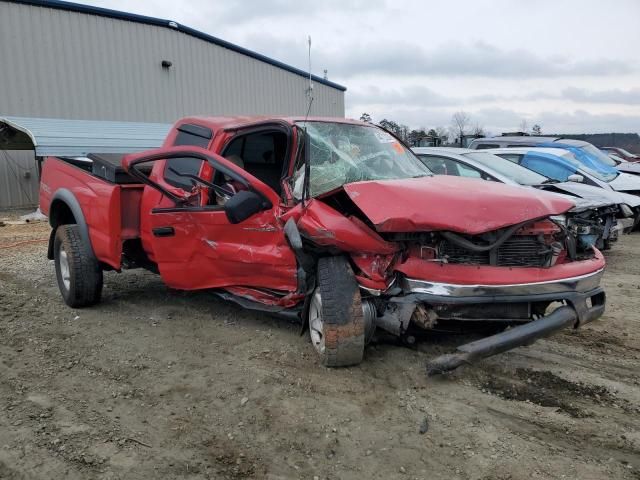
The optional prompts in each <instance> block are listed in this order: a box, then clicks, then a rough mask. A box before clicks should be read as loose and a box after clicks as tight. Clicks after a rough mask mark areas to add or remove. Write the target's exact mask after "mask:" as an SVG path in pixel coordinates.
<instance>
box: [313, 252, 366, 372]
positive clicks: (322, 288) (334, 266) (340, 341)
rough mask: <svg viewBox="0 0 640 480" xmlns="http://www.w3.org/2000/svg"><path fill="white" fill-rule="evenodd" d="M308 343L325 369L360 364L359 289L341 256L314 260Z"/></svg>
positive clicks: (362, 332) (362, 331) (361, 320)
mask: <svg viewBox="0 0 640 480" xmlns="http://www.w3.org/2000/svg"><path fill="white" fill-rule="evenodd" d="M309 331H310V334H311V342H312V343H313V346H314V348H315V349H316V351H317V352H318V354H319V355H320V358H321V360H322V363H323V365H326V366H327V367H346V366H349V365H357V364H359V363H360V362H362V357H363V354H364V345H365V326H364V317H363V312H362V301H361V299H360V289H359V287H358V283H357V282H356V279H355V277H354V275H353V271H352V270H351V267H350V266H349V263H348V262H347V260H346V259H345V258H344V257H326V258H321V259H320V260H319V261H318V286H317V287H316V289H315V290H314V291H313V294H312V297H311V301H310V303H309Z"/></svg>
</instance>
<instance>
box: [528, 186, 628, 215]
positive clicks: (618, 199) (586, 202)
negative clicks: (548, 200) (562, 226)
mask: <svg viewBox="0 0 640 480" xmlns="http://www.w3.org/2000/svg"><path fill="white" fill-rule="evenodd" d="M537 188H540V189H541V190H544V191H547V192H556V193H558V194H564V195H567V194H568V195H571V196H572V199H573V201H574V202H575V204H576V208H575V209H574V210H576V211H579V210H586V209H588V208H600V207H606V206H608V205H617V204H619V203H625V202H624V201H623V200H622V196H621V194H619V193H618V192H614V191H612V190H605V189H603V188H599V187H594V186H591V185H583V184H581V183H575V182H561V183H550V184H544V185H539V186H537Z"/></svg>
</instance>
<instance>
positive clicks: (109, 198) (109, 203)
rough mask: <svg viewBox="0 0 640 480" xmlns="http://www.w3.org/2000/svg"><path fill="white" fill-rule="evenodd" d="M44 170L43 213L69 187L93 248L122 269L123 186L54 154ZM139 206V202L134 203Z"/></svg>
mask: <svg viewBox="0 0 640 480" xmlns="http://www.w3.org/2000/svg"><path fill="white" fill-rule="evenodd" d="M45 162H46V168H43V171H42V180H41V186H40V191H41V192H43V193H44V195H43V196H42V197H41V201H40V202H41V205H42V207H43V212H44V213H45V214H46V215H48V214H49V208H50V202H51V198H52V196H53V194H54V193H55V192H56V191H57V190H59V189H61V188H64V189H67V190H69V191H70V192H71V193H73V195H74V196H75V197H76V200H78V203H79V204H80V206H81V208H82V213H83V214H84V218H85V221H86V222H87V226H88V227H89V239H90V241H91V246H92V248H93V251H94V253H95V255H96V257H97V258H98V260H100V261H101V262H104V263H106V264H108V265H110V266H112V267H113V268H115V269H119V268H120V254H121V252H122V240H121V235H120V233H121V232H120V228H121V225H120V186H119V185H115V184H113V183H109V182H107V181H105V180H102V179H100V178H97V177H94V176H91V175H89V174H88V173H87V172H86V171H84V170H82V169H81V168H78V167H75V166H73V165H71V164H69V163H66V162H64V161H62V160H58V159H56V158H55V157H48V158H47V159H46V160H45ZM135 208H137V205H135Z"/></svg>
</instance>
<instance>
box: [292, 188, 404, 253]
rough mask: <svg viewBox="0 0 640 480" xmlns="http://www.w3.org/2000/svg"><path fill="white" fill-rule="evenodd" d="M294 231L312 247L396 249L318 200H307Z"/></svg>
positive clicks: (351, 249) (366, 249) (357, 221)
mask: <svg viewBox="0 0 640 480" xmlns="http://www.w3.org/2000/svg"><path fill="white" fill-rule="evenodd" d="M298 228H299V229H300V231H301V232H303V233H304V234H305V235H306V236H307V237H308V238H310V239H311V240H313V241H314V242H315V243H316V244H318V245H321V246H325V247H330V246H332V247H336V248H339V249H340V250H342V251H344V252H372V253H380V254H390V253H394V252H395V251H396V250H397V246H396V245H395V244H393V243H389V242H386V241H385V240H383V239H382V238H381V237H380V236H379V235H378V234H377V233H376V232H374V231H373V230H371V229H370V228H369V227H367V226H366V225H365V224H364V223H363V222H362V221H360V220H358V219H357V218H355V217H351V218H347V217H345V216H344V215H343V214H342V213H340V212H338V211H336V210H334V209H333V208H331V207H330V206H328V205H327V204H325V203H323V202H322V201H320V200H311V201H310V202H309V203H308V204H307V206H306V208H305V209H304V210H303V212H302V215H301V217H300V219H299V220H298Z"/></svg>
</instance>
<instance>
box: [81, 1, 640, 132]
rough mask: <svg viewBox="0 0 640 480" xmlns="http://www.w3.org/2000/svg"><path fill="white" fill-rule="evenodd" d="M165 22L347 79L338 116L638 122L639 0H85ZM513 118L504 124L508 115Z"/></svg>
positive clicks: (566, 125) (629, 126) (549, 126)
mask: <svg viewBox="0 0 640 480" xmlns="http://www.w3.org/2000/svg"><path fill="white" fill-rule="evenodd" d="M85 1H87V2H88V3H91V4H94V5H98V6H103V7H107V8H115V9H121V10H125V11H134V12H135V13H140V14H144V15H150V16H157V17H161V18H168V19H172V20H176V21H178V22H179V23H182V24H185V25H188V26H191V27H193V28H196V29H199V30H202V31H205V32H207V33H209V34H211V35H214V36H218V37H220V38H223V39H225V40H228V41H230V42H234V43H237V44H239V45H242V46H244V47H246V48H249V49H253V50H256V51H258V52H260V53H263V54H265V55H268V56H271V57H274V58H277V59H278V60H280V61H283V62H285V63H289V64H291V65H294V66H296V67H298V68H302V69H306V68H307V50H306V48H307V45H306V39H307V36H308V35H311V37H312V39H313V49H312V50H313V51H312V64H313V71H314V73H316V74H318V75H322V72H323V70H324V69H328V71H329V78H330V79H331V80H333V81H336V82H338V83H342V84H344V85H346V86H347V87H348V91H347V94H346V103H347V109H348V114H349V115H351V116H359V115H360V113H362V112H363V111H367V112H369V113H372V114H374V115H376V116H379V117H378V118H382V117H387V118H392V119H394V120H396V121H398V122H401V123H405V124H409V125H411V126H436V125H447V124H448V123H449V121H450V117H451V113H453V112H454V111H456V110H461V109H463V110H466V111H468V112H470V113H471V114H472V115H474V116H475V118H476V119H477V120H478V121H479V122H482V123H483V124H484V125H485V126H487V127H491V128H495V129H496V130H497V129H499V128H502V127H504V128H508V129H512V128H514V127H516V126H517V124H518V123H519V122H520V120H521V119H522V118H526V119H527V121H528V122H529V124H530V125H531V124H533V123H535V122H538V123H542V124H543V125H544V128H545V130H546V131H559V132H561V131H564V130H563V129H567V130H566V131H567V133H569V132H583V131H604V130H607V129H615V130H618V131H638V130H640V122H639V121H638V119H639V118H640V88H638V85H640V62H638V45H640V28H638V19H639V18H640V2H639V1H637V0H617V1H616V2H613V3H612V2H610V3H608V4H606V5H605V4H603V3H602V2H601V1H600V0H563V1H562V2H558V1H557V0H535V1H533V2H531V1H530V2H514V1H512V0H491V1H489V0H452V1H450V2H429V3H425V2H423V1H420V0H404V1H402V2H398V1H396V0H326V1H321V2H300V1H293V0H245V1H239V0H236V1H232V0H228V1H225V2H211V1H210V0H184V1H182V2H169V1H167V0H138V1H136V2H129V1H127V0H85ZM514 122H515V123H514Z"/></svg>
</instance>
